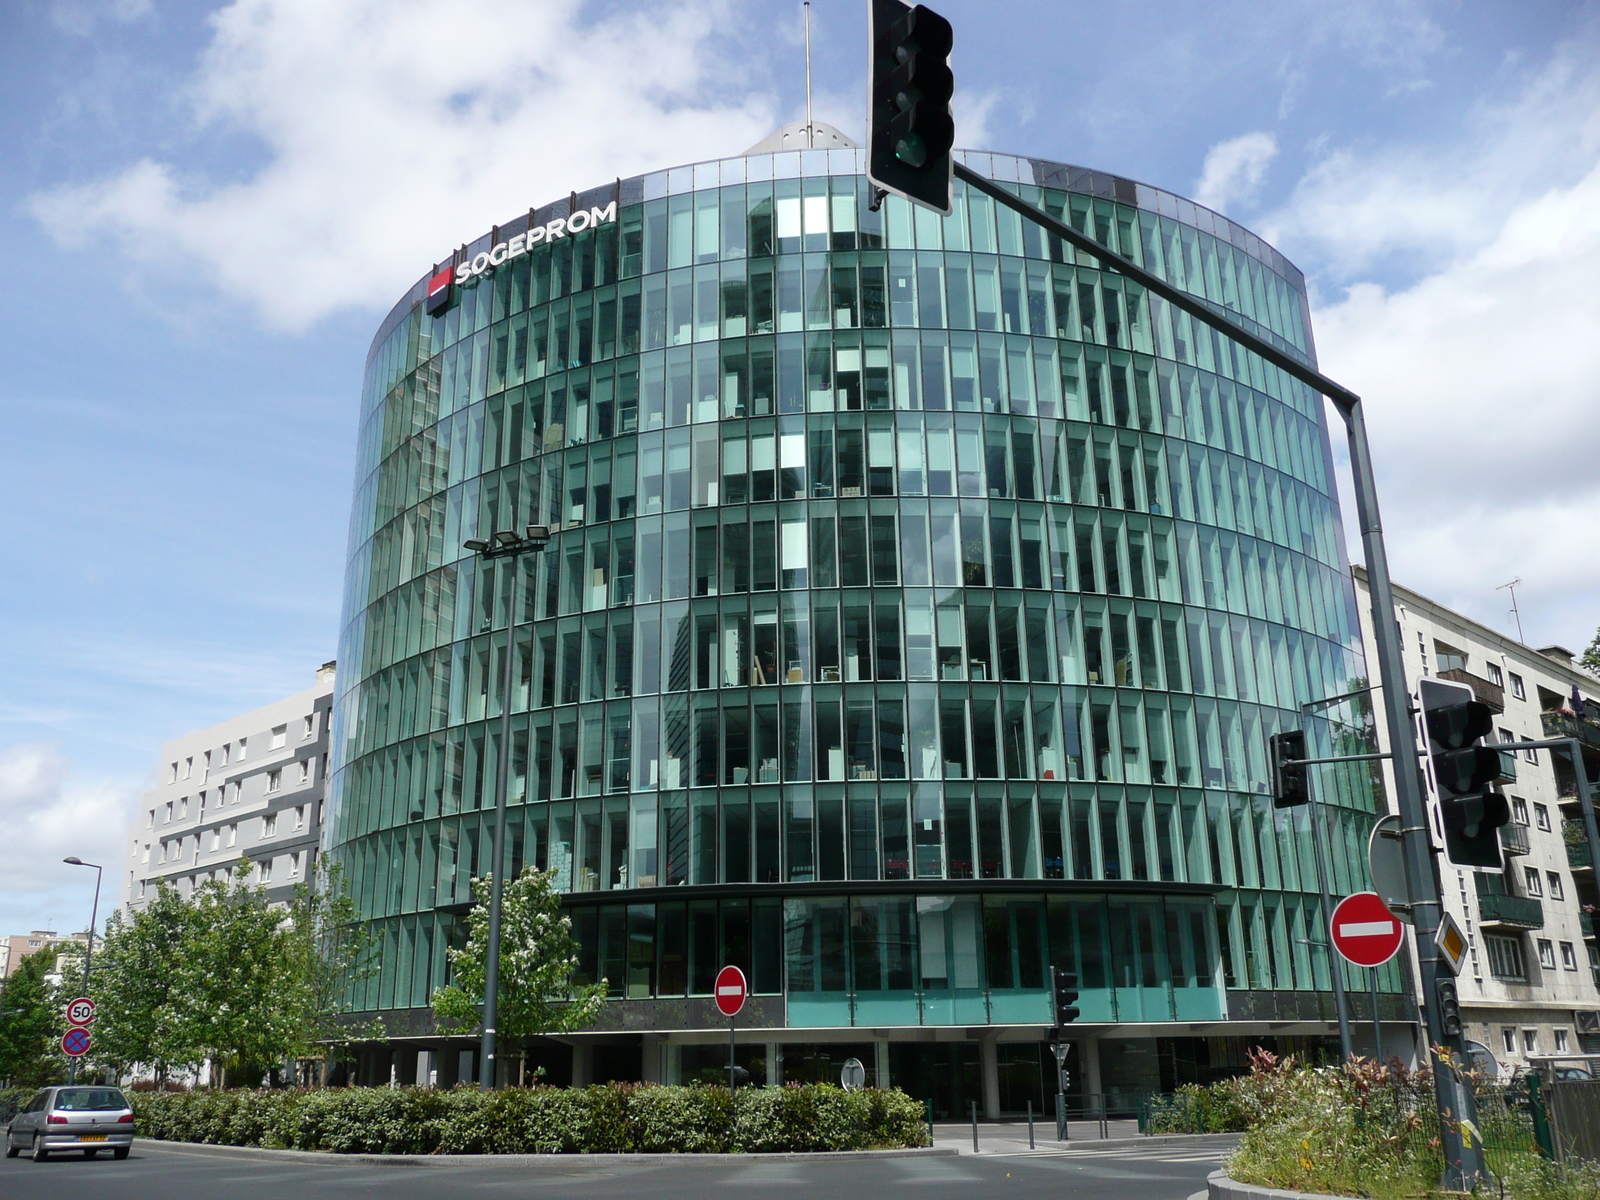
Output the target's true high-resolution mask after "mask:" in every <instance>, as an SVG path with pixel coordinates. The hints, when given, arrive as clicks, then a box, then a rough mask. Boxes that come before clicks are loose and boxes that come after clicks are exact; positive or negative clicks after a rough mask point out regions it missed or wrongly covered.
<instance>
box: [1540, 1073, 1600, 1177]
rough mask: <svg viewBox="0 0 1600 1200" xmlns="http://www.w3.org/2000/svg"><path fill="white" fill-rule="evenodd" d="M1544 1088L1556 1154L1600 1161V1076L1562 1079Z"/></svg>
mask: <svg viewBox="0 0 1600 1200" xmlns="http://www.w3.org/2000/svg"><path fill="white" fill-rule="evenodd" d="M1540 1092H1541V1097H1542V1099H1543V1101H1544V1108H1545V1111H1546V1113H1548V1114H1549V1120H1550V1140H1551V1143H1552V1147H1551V1148H1552V1149H1553V1150H1554V1152H1555V1157H1556V1158H1557V1159H1558V1160H1559V1161H1560V1162H1563V1163H1569V1162H1572V1161H1574V1160H1582V1161H1587V1162H1600V1079H1558V1080H1556V1081H1555V1082H1553V1083H1547V1084H1545V1085H1544V1087H1543V1088H1541V1089H1540Z"/></svg>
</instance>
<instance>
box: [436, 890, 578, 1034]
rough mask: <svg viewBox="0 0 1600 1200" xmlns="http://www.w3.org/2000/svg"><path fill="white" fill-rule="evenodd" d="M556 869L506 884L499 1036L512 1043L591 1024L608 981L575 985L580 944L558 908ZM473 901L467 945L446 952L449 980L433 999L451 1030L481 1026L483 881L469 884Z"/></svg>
mask: <svg viewBox="0 0 1600 1200" xmlns="http://www.w3.org/2000/svg"><path fill="white" fill-rule="evenodd" d="M555 874H556V873H555V872H554V871H536V870H534V869H533V868H532V867H529V868H526V869H525V870H524V871H523V872H522V874H520V875H518V876H517V877H516V878H515V879H513V880H512V881H511V882H510V883H509V884H507V885H506V888H505V893H504V895H503V896H502V897H501V908H500V1008H499V1018H498V1022H497V1033H498V1036H499V1037H500V1038H501V1039H502V1040H503V1041H505V1042H512V1041H515V1040H519V1039H521V1038H524V1037H528V1036H530V1035H532V1034H536V1033H565V1032H568V1031H570V1030H573V1029H578V1028H581V1027H582V1026H584V1025H587V1024H589V1023H590V1022H591V1021H593V1020H594V1018H595V1017H596V1016H597V1015H598V1014H599V1012H600V1008H601V1006H602V1005H603V1004H604V1003H605V998H606V990H607V983H606V980H604V979H602V980H600V981H599V982H598V983H592V984H587V985H584V986H580V987H576V988H575V987H573V984H572V973H573V971H574V970H575V969H576V968H577V965H578V944H577V943H576V942H575V941H573V939H572V919H571V918H570V917H568V916H567V915H566V914H564V913H563V912H562V911H561V896H560V893H558V892H557V891H556V890H555ZM472 893H473V896H474V897H475V898H476V899H477V903H476V904H475V905H473V908H472V911H471V913H470V914H468V916H467V929H468V933H467V944H466V945H465V946H463V947H462V948H461V949H459V950H451V951H450V965H451V968H452V970H453V972H454V980H453V982H452V983H451V984H450V985H449V986H447V987H442V988H439V989H438V990H437V991H435V992H434V994H433V1011H434V1014H435V1015H436V1016H437V1017H438V1018H439V1021H440V1023H441V1024H443V1025H445V1026H448V1027H459V1028H467V1029H475V1028H478V1027H479V1026H480V1024H481V1007H482V1004H483V995H484V972H485V963H486V960H487V957H488V948H489V893H490V880H489V879H488V878H483V879H474V880H473V881H472Z"/></svg>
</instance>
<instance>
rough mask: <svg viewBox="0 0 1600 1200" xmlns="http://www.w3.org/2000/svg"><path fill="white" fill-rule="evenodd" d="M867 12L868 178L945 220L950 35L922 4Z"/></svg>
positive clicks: (887, 5)
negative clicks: (942, 215) (941, 215)
mask: <svg viewBox="0 0 1600 1200" xmlns="http://www.w3.org/2000/svg"><path fill="white" fill-rule="evenodd" d="M868 13H869V18H868V19H869V21H870V26H871V27H870V28H869V29H868V31H867V33H868V38H867V40H868V62H867V178H868V179H869V180H871V181H872V182H873V183H874V184H875V185H877V186H878V187H880V188H882V189H883V190H884V191H886V192H893V193H894V194H895V195H897V196H904V197H905V198H906V199H907V200H911V201H913V202H915V203H917V204H921V205H924V206H926V207H928V208H931V209H934V210H935V211H936V212H940V213H943V214H944V215H945V216H949V215H950V187H951V178H952V171H953V169H954V160H953V159H952V158H951V155H950V149H951V147H952V146H954V145H955V138H956V126H955V121H954V120H952V119H951V116H950V97H951V95H952V94H953V93H954V92H955V86H956V81H955V76H954V75H952V74H951V73H950V47H951V44H952V41H953V38H954V31H953V30H952V29H951V28H950V22H949V21H946V20H945V19H944V18H943V17H941V16H940V15H939V14H938V13H936V12H934V11H933V10H931V9H929V8H927V7H926V6H925V5H921V4H919V5H917V6H916V7H914V8H913V7H912V6H911V5H909V4H904V3H902V2H901V0H870V5H869V8H868Z"/></svg>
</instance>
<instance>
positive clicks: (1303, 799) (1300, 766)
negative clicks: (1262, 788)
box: [1269, 729, 1311, 808]
mask: <svg viewBox="0 0 1600 1200" xmlns="http://www.w3.org/2000/svg"><path fill="white" fill-rule="evenodd" d="M1269 740H1270V742H1271V748H1272V807H1274V808H1293V807H1295V806H1296V805H1297V804H1307V803H1309V802H1310V800H1311V786H1310V782H1309V781H1308V780H1307V778H1306V766H1305V758H1306V735H1305V733H1304V731H1303V730H1299V729H1290V730H1288V731H1287V732H1285V733H1275V734H1273V735H1272V737H1271V739H1269Z"/></svg>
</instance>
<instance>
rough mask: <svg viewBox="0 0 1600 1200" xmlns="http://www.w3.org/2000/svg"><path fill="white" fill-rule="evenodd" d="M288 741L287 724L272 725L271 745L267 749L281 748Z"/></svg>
mask: <svg viewBox="0 0 1600 1200" xmlns="http://www.w3.org/2000/svg"><path fill="white" fill-rule="evenodd" d="M288 741H289V727H288V726H287V725H274V726H273V727H272V745H271V746H270V747H269V749H272V750H281V749H283V747H284V746H285V745H287V744H288Z"/></svg>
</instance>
